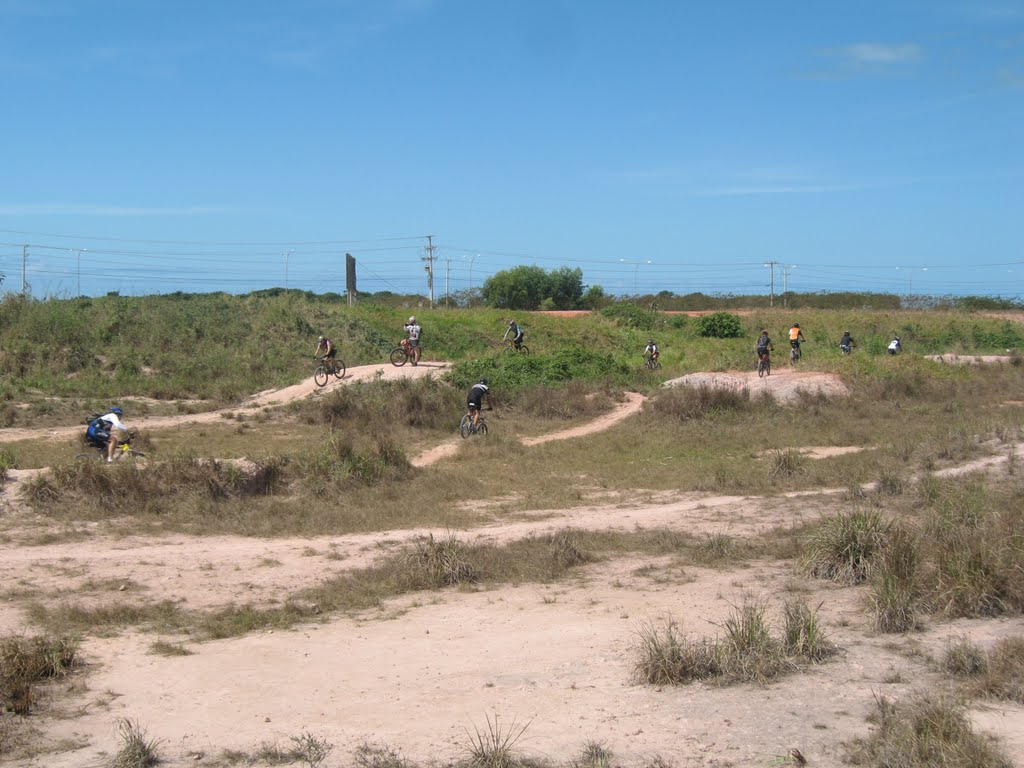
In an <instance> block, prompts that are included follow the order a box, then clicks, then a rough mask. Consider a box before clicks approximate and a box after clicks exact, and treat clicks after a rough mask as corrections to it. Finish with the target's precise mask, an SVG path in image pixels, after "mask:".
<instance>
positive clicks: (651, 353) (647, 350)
mask: <svg viewBox="0 0 1024 768" xmlns="http://www.w3.org/2000/svg"><path fill="white" fill-rule="evenodd" d="M659 354H660V353H659V352H658V345H657V344H655V343H654V339H648V340H647V346H646V347H644V359H645V360H646V359H648V358H649V359H650V360H651V362H652V363H656V362H658V355H659Z"/></svg>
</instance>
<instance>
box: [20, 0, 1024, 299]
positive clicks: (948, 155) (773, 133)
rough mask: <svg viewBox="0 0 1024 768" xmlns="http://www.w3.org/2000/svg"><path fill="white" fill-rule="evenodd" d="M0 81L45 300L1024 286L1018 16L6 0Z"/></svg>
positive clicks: (36, 279) (588, 4)
mask: <svg viewBox="0 0 1024 768" xmlns="http://www.w3.org/2000/svg"><path fill="white" fill-rule="evenodd" d="M0 85H2V88H0V104H2V106H3V121H2V125H3V134H2V141H0V173H2V178H3V185H2V187H0V270H2V271H3V272H4V273H5V274H6V278H7V279H6V282H5V284H4V286H5V288H7V289H13V290H19V289H20V287H21V278H22V264H23V256H24V255H25V254H27V258H25V260H24V263H25V265H26V272H25V274H26V281H27V282H28V283H29V285H30V287H31V290H32V293H33V295H36V296H41V295H59V296H70V295H76V294H77V293H78V292H79V291H81V293H83V294H97V293H105V292H106V291H110V290H120V291H121V292H123V293H150V292H153V293H156V292H160V293H164V292H170V291H175V290H184V291H205V290H227V291H232V292H242V291H248V290H252V289H257V288H265V287H270V286H283V285H285V284H287V285H288V286H289V287H292V288H304V289H310V290H316V291H328V290H333V291H341V290H343V276H344V269H343V254H344V253H345V252H351V253H353V254H354V255H355V256H356V258H357V260H358V265H359V288H360V290H363V291H377V290H391V291H396V292H403V293H404V292H415V291H419V292H423V293H425V292H426V290H427V286H426V273H425V271H424V269H423V261H422V257H423V256H424V253H425V251H424V246H425V245H426V243H427V241H426V238H425V235H427V234H431V235H433V236H434V237H433V243H434V245H435V246H436V250H435V254H436V256H437V261H436V262H435V293H436V294H437V295H442V294H443V293H444V287H445V282H446V279H447V282H448V285H449V287H450V289H451V290H452V291H457V290H462V289H465V288H467V287H470V285H471V281H472V285H473V286H475V287H479V286H480V284H481V283H482V282H483V280H484V279H486V277H487V276H488V275H490V274H493V273H494V272H496V271H498V270H501V269H507V268H509V267H510V266H514V265H517V264H536V265H538V266H542V267H544V268H545V269H554V268H557V267H560V266H563V265H568V266H572V267H575V266H580V267H582V269H583V273H584V282H585V283H586V284H588V285H590V284H597V285H601V286H603V287H604V288H605V289H606V290H607V291H609V292H611V293H627V294H629V293H633V292H634V291H637V292H641V293H646V292H654V291H658V290H670V291H673V292H675V293H687V292H690V291H704V292H708V293H712V292H717V293H758V292H767V291H768V285H769V279H770V272H771V271H772V270H771V269H770V268H768V267H766V266H765V264H766V263H768V262H772V261H774V262H776V263H777V266H776V268H775V270H774V271H775V280H776V290H780V289H781V288H782V285H783V281H784V279H785V280H788V285H789V287H790V288H791V289H792V290H798V291H802V290H845V289H850V290H875V291H886V292H897V293H907V292H913V293H915V294H916V293H933V294H992V295H1003V296H1015V297H1017V296H1024V2H1019V1H1018V2H1007V1H1005V0H978V1H974V0H963V1H959V0H934V1H931V2H914V1H913V0H901V1H900V2H891V0H890V1H887V2H875V1H874V0H861V1H860V2H838V0H837V2H811V1H808V2H769V1H767V0H761V1H757V2H755V1H750V2H724V3H707V2H689V1H687V0H678V1H670V0H657V1H656V0H632V1H631V2H626V0H622V1H621V2H610V1H606V0H589V1H585V0H576V1H575V2H568V1H567V0H517V1H516V2H488V1H486V0H290V1H289V2H280V0H274V1H273V2H265V1H264V0H219V1H218V0H175V2H157V1H156V0H91V1H90V2H85V0H0ZM24 245H28V249H27V250H25V249H24V248H23V246H24Z"/></svg>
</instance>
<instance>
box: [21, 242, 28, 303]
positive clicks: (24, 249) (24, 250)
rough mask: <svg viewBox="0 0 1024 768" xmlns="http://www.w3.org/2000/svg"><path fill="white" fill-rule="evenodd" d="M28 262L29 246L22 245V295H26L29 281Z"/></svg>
mask: <svg viewBox="0 0 1024 768" xmlns="http://www.w3.org/2000/svg"><path fill="white" fill-rule="evenodd" d="M27 262H28V246H27V245H23V246H21V295H22V296H24V295H25V291H26V288H27V283H26V282H25V264H26V263H27Z"/></svg>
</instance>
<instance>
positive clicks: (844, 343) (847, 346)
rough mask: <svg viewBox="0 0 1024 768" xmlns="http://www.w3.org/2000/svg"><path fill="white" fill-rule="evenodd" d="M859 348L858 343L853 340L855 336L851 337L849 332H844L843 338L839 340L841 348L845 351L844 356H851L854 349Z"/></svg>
mask: <svg viewBox="0 0 1024 768" xmlns="http://www.w3.org/2000/svg"><path fill="white" fill-rule="evenodd" d="M855 346H857V342H855V341H854V340H853V336H851V335H850V332H849V331H843V338H841V339H840V340H839V348H840V349H841V350H843V353H844V354H847V355H848V354H850V353H851V352H852V351H853V348H854V347H855Z"/></svg>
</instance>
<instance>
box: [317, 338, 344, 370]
mask: <svg viewBox="0 0 1024 768" xmlns="http://www.w3.org/2000/svg"><path fill="white" fill-rule="evenodd" d="M320 350H323V355H321V354H320ZM337 352H338V350H337V348H336V347H335V346H334V342H333V341H331V340H330V339H328V338H327V337H326V336H324V335H323V334H320V338H318V339H317V344H316V349H314V350H313V356H314V357H319V358H320V360H322V361H323V362H325V363H326V362H327V361H328V360H330V361H331V363H332V364H333V363H334V356H335V355H336V354H337Z"/></svg>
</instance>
